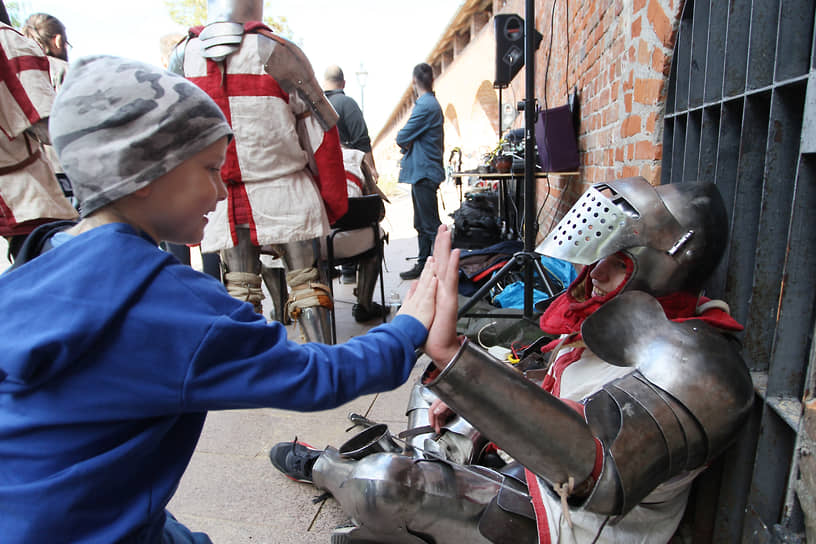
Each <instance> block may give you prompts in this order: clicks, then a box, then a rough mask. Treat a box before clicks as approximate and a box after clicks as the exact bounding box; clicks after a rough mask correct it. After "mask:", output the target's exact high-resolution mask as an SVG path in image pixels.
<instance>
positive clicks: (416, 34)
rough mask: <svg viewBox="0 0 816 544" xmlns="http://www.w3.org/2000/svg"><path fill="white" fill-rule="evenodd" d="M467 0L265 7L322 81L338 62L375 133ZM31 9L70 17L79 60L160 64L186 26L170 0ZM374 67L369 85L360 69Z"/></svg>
mask: <svg viewBox="0 0 816 544" xmlns="http://www.w3.org/2000/svg"><path fill="white" fill-rule="evenodd" d="M461 4H462V1H461V0H412V2H410V3H404V2H401V1H398V0H343V1H339V0H272V1H271V2H270V6H271V10H272V11H273V13H270V8H267V10H266V12H265V14H267V15H275V16H285V17H286V18H287V21H288V24H289V27H290V28H291V30H292V39H293V40H294V41H295V42H296V43H298V44H299V45H300V46H301V48H302V49H303V51H304V52H305V53H306V55H307V57H309V60H310V61H311V62H312V67H313V68H314V71H315V73H316V74H317V76H318V81H322V76H323V71H324V70H325V68H326V67H327V66H329V65H330V64H338V65H339V66H340V67H341V68H342V69H343V71H344V72H345V75H346V94H347V95H349V96H351V97H352V98H354V99H355V100H357V102H358V104H359V103H360V102H361V98H362V103H363V109H364V113H365V117H366V121H367V123H368V125H369V132H370V134H371V138H372V140H373V139H374V137H375V136H376V134H377V132H378V131H379V129H380V128H382V125H383V124H384V123H385V121H386V120H387V118H388V116H389V115H390V114H391V112H392V111H393V109H394V107H395V106H396V105H397V101H398V100H399V99H400V98H401V97H402V94H403V92H405V90H406V89H407V88H408V87H409V86H410V84H411V70H412V69H413V67H414V66H415V65H416V64H418V63H420V62H424V61H425V60H426V59H427V57H428V55H429V54H430V53H431V51H432V49H433V48H434V46H435V45H436V43H437V41H438V40H439V38H440V37H441V35H442V32H443V31H444V30H445V28H446V27H447V26H448V24H449V23H450V21H451V19H452V18H453V16H454V15H455V13H456V11H457V9H458V8H459V6H460V5H461ZM22 5H23V10H22V11H23V15H24V17H23V18H25V16H27V15H28V14H29V13H33V12H36V11H42V12H45V13H49V14H51V15H54V16H55V17H57V18H58V19H59V20H60V21H62V22H63V23H64V24H65V26H66V28H67V32H68V41H69V42H70V43H71V45H72V46H73V48H72V49H71V50H70V51H69V55H70V59H69V60H74V59H77V58H79V57H81V56H85V55H90V54H99V53H106V54H112V55H119V56H124V57H130V58H134V59H137V60H141V61H144V62H150V63H153V64H159V63H160V61H161V55H160V51H159V38H160V37H161V36H162V35H165V34H169V33H179V32H182V33H183V32H184V31H185V30H186V29H184V28H183V27H179V26H178V25H176V24H175V23H173V21H171V20H170V18H169V16H168V15H167V9H166V7H165V4H164V2H163V0H136V1H133V0H108V1H107V2H100V1H99V0H24V1H23V2H22ZM361 64H362V66H363V68H364V70H362V71H365V72H368V78H367V80H366V82H365V86H364V87H363V88H362V97H361V88H360V86H359V85H358V82H357V77H356V76H355V73H356V72H358V71H361V70H360V66H361Z"/></svg>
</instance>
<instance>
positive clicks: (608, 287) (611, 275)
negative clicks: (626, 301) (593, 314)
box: [589, 253, 627, 297]
mask: <svg viewBox="0 0 816 544" xmlns="http://www.w3.org/2000/svg"><path fill="white" fill-rule="evenodd" d="M626 265H627V258H626V256H624V255H623V254H621V253H613V254H612V255H609V256H607V257H604V258H603V259H601V260H600V261H598V264H597V265H595V268H593V269H592V272H590V274H589V277H590V278H592V296H593V297H605V296H606V295H608V294H609V293H611V292H612V291H614V290H615V289H617V288H618V287H620V286H621V285H622V284H623V282H625V281H626Z"/></svg>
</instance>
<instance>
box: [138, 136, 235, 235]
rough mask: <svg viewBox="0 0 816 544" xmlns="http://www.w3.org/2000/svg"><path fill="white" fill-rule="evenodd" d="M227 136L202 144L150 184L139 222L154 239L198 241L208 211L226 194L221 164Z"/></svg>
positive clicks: (224, 155)
mask: <svg viewBox="0 0 816 544" xmlns="http://www.w3.org/2000/svg"><path fill="white" fill-rule="evenodd" d="M226 152H227V138H226V137H225V138H221V139H220V140H218V141H217V142H215V143H213V144H211V145H210V146H209V147H206V148H204V149H203V150H202V151H200V152H199V153H197V154H195V155H193V156H192V157H190V158H189V159H187V160H186V161H184V162H183V163H181V164H180V165H179V166H177V167H176V168H174V169H173V170H171V171H170V172H168V173H166V174H165V175H163V176H161V177H159V178H157V179H156V180H155V181H154V182H153V183H151V184H150V186H149V187H150V191H149V194H148V196H147V199H148V202H147V203H146V204H147V206H146V208H147V210H148V212H147V215H148V220H147V224H141V225H140V226H141V227H142V228H143V229H145V230H146V231H147V233H148V234H150V235H151V236H153V238H154V239H156V240H157V241H160V240H166V241H168V242H175V243H179V244H197V243H198V242H200V241H201V238H203V236H204V226H205V225H206V224H207V218H206V217H205V215H207V214H208V213H209V212H211V211H213V210H215V205H216V204H217V203H218V201H220V200H224V199H225V198H226V197H227V190H226V187H225V186H224V182H223V181H222V179H221V166H222V165H223V164H224V159H225V157H226Z"/></svg>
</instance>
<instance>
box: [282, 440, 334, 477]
mask: <svg viewBox="0 0 816 544" xmlns="http://www.w3.org/2000/svg"><path fill="white" fill-rule="evenodd" d="M321 453H323V452H322V451H321V450H316V449H314V448H313V447H311V446H309V445H308V444H304V443H303V442H298V439H297V437H295V439H294V440H293V441H292V442H278V443H277V444H275V445H274V446H272V449H270V450H269V460H270V461H272V464H273V465H274V466H275V468H276V469H278V470H280V471H281V472H282V473H283V475H284V476H286V477H287V478H289V479H291V480H294V481H296V482H304V483H312V467H313V466H314V464H315V461H317V458H318V457H320V454H321Z"/></svg>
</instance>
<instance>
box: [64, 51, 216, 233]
mask: <svg viewBox="0 0 816 544" xmlns="http://www.w3.org/2000/svg"><path fill="white" fill-rule="evenodd" d="M48 128H49V131H50V132H51V143H52V144H53V146H54V148H55V149H56V151H57V156H58V157H59V160H60V163H61V165H62V167H63V169H64V170H65V174H66V175H67V176H68V178H69V179H70V180H71V184H72V186H73V189H74V195H75V196H76V198H77V199H78V200H79V204H80V209H81V210H82V215H83V217H85V216H87V215H88V214H90V213H91V212H93V211H95V210H97V209H99V208H101V207H102V206H105V205H106V204H109V203H111V202H113V201H115V200H118V199H120V198H122V197H123V196H126V195H129V194H130V193H133V192H134V191H136V190H138V189H140V188H142V187H144V186H145V185H146V184H148V183H150V182H151V181H153V180H155V179H156V178H158V177H160V176H162V175H164V174H166V173H167V172H169V171H170V170H172V169H174V168H175V167H177V166H179V165H180V164H181V163H182V162H184V161H185V160H187V159H189V158H190V157H192V156H193V155H195V154H196V153H199V152H200V151H202V150H203V149H204V148H206V147H208V146H209V145H211V144H213V143H215V142H216V141H217V140H218V139H220V138H223V137H224V136H228V137H231V136H232V131H231V130H230V127H229V125H228V124H227V120H226V118H225V117H224V114H223V113H221V110H220V109H219V108H218V106H217V105H216V104H215V102H213V101H212V99H211V98H210V97H209V96H207V94H206V93H205V92H204V91H202V90H201V89H199V88H198V87H197V86H196V85H195V84H193V83H191V82H189V81H187V80H186V79H184V78H183V77H181V76H178V75H176V74H172V73H170V72H166V71H164V70H162V69H160V68H158V67H155V66H151V65H150V64H145V63H142V62H138V61H134V60H130V59H123V58H119V57H111V56H106V55H99V56H92V57H85V58H82V59H80V60H78V61H76V62H75V63H73V64H72V65H71V66H70V68H69V70H68V76H67V77H66V78H65V82H64V83H63V85H62V88H61V89H60V92H59V93H58V94H57V99H56V101H55V102H54V106H53V108H52V112H51V119H50V121H49V125H48Z"/></svg>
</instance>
